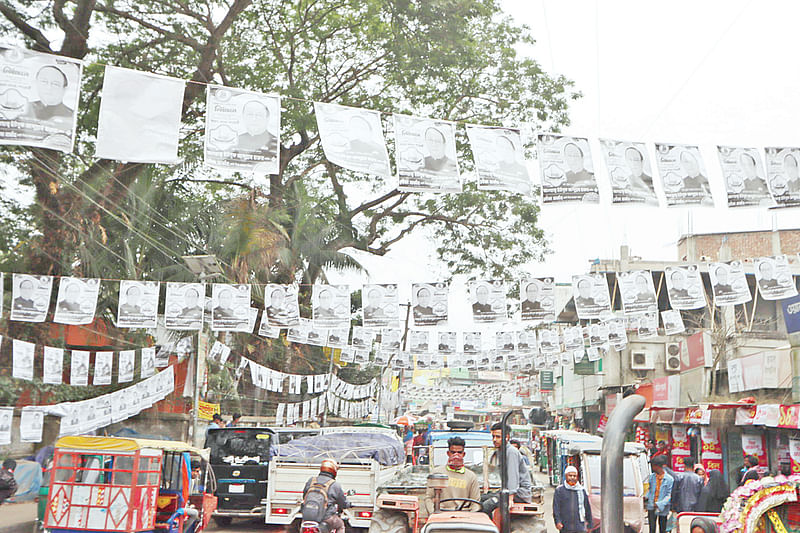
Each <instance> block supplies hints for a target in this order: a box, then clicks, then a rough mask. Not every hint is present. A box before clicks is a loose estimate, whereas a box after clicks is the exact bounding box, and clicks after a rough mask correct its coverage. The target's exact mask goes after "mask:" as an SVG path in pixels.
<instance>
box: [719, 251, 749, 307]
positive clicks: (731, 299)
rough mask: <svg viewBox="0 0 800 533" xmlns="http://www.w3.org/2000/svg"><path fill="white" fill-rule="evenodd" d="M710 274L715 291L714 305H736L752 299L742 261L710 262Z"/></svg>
mask: <svg viewBox="0 0 800 533" xmlns="http://www.w3.org/2000/svg"><path fill="white" fill-rule="evenodd" d="M708 276H709V278H710V279H711V287H712V290H713V291H714V305H717V306H723V305H736V304H743V303H745V302H749V301H750V300H752V296H751V295H750V287H749V286H748V285H747V278H746V277H745V273H744V267H743V266H742V262H741V261H731V262H730V263H709V265H708Z"/></svg>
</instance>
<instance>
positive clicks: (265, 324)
mask: <svg viewBox="0 0 800 533" xmlns="http://www.w3.org/2000/svg"><path fill="white" fill-rule="evenodd" d="M280 334H281V328H276V327H274V326H270V325H269V317H268V316H267V312H266V311H265V312H263V313H261V323H260V324H259V325H258V335H259V336H261V337H267V338H268V339H277V338H278V337H279V336H280Z"/></svg>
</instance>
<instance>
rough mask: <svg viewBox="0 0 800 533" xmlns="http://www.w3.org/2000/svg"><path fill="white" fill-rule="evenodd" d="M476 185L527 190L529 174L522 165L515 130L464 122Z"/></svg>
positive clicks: (521, 149)
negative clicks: (476, 174)
mask: <svg viewBox="0 0 800 533" xmlns="http://www.w3.org/2000/svg"><path fill="white" fill-rule="evenodd" d="M467 138H468V139H469V144H470V148H471V149H472V156H473V158H474V159H475V171H476V172H477V173H478V189H481V190H487V191H509V192H515V193H517V194H523V195H528V196H529V195H530V194H531V178H530V175H529V173H528V167H526V166H525V147H524V146H523V144H522V137H521V136H520V134H519V130H518V129H515V128H501V127H495V126H476V125H473V124H467Z"/></svg>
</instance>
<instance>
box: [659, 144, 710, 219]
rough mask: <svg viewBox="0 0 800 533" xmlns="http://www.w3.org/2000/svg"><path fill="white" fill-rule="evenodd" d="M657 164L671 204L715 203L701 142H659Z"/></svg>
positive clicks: (704, 205) (706, 204) (665, 192)
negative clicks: (698, 144)
mask: <svg viewBox="0 0 800 533" xmlns="http://www.w3.org/2000/svg"><path fill="white" fill-rule="evenodd" d="M656 166H657V167H658V173H659V175H660V176H661V183H662V185H663V186H664V194H665V195H666V197H667V206H668V207H675V206H684V205H699V206H703V207H714V197H713V196H712V195H711V186H710V185H709V184H708V174H707V173H706V170H705V165H704V164H703V157H702V156H701V155H700V149H699V148H698V147H697V146H690V145H685V144H659V143H656Z"/></svg>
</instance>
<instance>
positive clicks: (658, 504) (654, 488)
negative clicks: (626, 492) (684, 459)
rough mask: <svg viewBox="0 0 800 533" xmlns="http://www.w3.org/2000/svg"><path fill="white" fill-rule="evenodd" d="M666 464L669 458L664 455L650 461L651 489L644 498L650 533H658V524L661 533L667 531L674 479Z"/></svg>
mask: <svg viewBox="0 0 800 533" xmlns="http://www.w3.org/2000/svg"><path fill="white" fill-rule="evenodd" d="M666 464H667V458H666V457H665V456H663V455H657V456H654V457H653V458H652V459H651V460H650V466H651V468H652V470H653V473H652V474H650V479H649V484H650V487H649V488H648V489H647V495H646V496H645V497H644V503H645V507H646V508H647V521H648V523H649V524H650V533H656V524H658V531H659V533H666V531H667V516H669V511H670V502H671V501H672V484H673V482H674V479H673V478H672V476H670V475H669V474H668V473H667V472H666V470H665V469H664V467H665V466H666Z"/></svg>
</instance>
